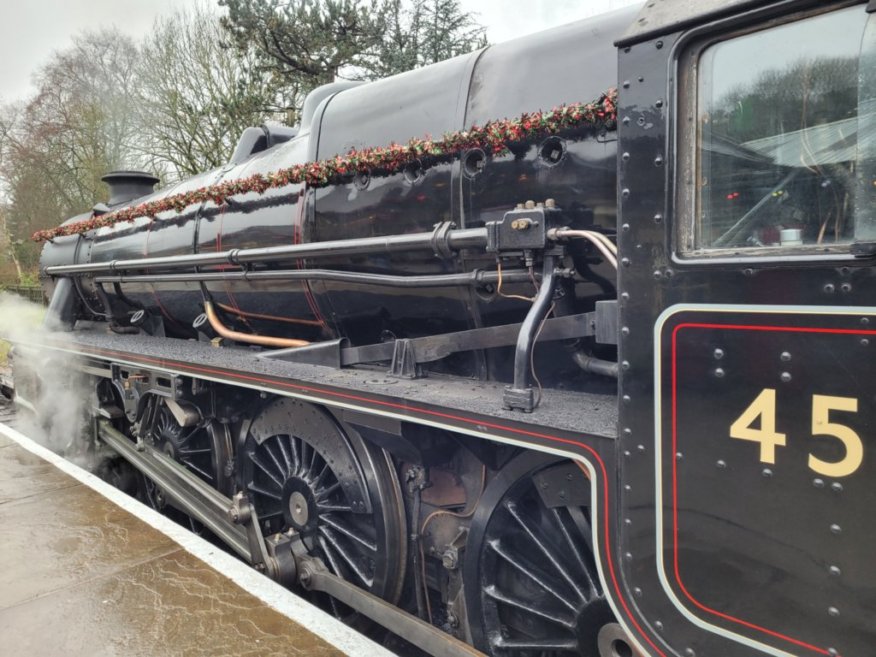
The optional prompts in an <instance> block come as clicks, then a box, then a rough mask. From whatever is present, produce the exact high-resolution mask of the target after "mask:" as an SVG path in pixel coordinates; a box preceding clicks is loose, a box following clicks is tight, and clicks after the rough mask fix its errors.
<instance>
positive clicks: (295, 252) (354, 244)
mask: <svg viewBox="0 0 876 657" xmlns="http://www.w3.org/2000/svg"><path fill="white" fill-rule="evenodd" d="M486 245H487V229H486V228H467V229H462V230H447V229H446V224H439V225H438V227H437V228H436V229H435V230H434V231H432V232H428V233H411V234H410V235H387V236H385V237H363V238H358V239H350V240H334V241H329V242H314V243H310V244H289V245H284V246H269V247H264V248H257V249H231V250H230V251H219V252H217V253H193V254H189V255H179V256H162V257H158V258H135V259H132V260H110V261H107V262H92V263H83V264H79V265H54V266H51V267H46V273H47V274H49V275H51V276H72V275H79V274H97V273H106V272H118V271H125V270H131V269H137V270H149V269H164V270H171V269H185V268H189V267H212V266H218V265H229V264H231V265H243V264H247V263H254V262H277V261H281V260H291V259H296V258H327V257H342V256H353V255H368V254H371V253H394V252H399V251H402V252H407V251H411V250H432V251H434V252H436V253H442V252H449V251H459V250H460V249H466V248H484V247H486Z"/></svg>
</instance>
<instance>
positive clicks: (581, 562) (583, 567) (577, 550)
mask: <svg viewBox="0 0 876 657" xmlns="http://www.w3.org/2000/svg"><path fill="white" fill-rule="evenodd" d="M552 511H553V515H554V518H556V520H557V524H558V525H559V527H560V533H561V534H562V535H563V538H565V539H566V543H568V544H569V548H570V549H571V552H572V554H573V555H574V557H575V561H576V562H577V564H578V565H579V566H580V567H581V572H582V573H583V575H584V577H585V578H586V579H587V584H588V585H589V586H590V598H591V599H592V598H594V597H596V595H597V588H596V584H595V583H594V581H593V576H592V575H591V574H590V569H589V568H588V567H587V564H585V563H584V559H583V558H582V557H581V549H580V548H579V547H578V546H577V545H575V541H574V540H573V539H572V535H571V534H570V533H569V528H568V527H567V526H566V523H565V522H563V518H562V516H560V512H559V510H558V509H552Z"/></svg>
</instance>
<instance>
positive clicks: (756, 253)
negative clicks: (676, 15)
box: [668, 0, 876, 265]
mask: <svg viewBox="0 0 876 657" xmlns="http://www.w3.org/2000/svg"><path fill="white" fill-rule="evenodd" d="M789 5H798V6H799V5H800V2H794V1H793V0H789V1H787V2H782V3H779V4H776V5H772V6H770V7H765V8H761V9H758V10H752V11H750V12H747V13H746V14H743V15H742V16H737V17H733V18H730V19H723V20H718V21H714V22H712V23H709V24H707V25H703V26H700V27H699V28H695V29H693V30H691V31H689V32H687V33H686V34H684V35H683V36H682V37H681V38H680V39H679V41H678V42H677V43H676V45H675V48H674V50H675V52H676V55H675V57H674V69H675V70H674V76H673V77H674V80H675V99H676V112H675V117H674V118H673V119H672V124H671V130H672V133H673V138H672V142H673V145H674V151H675V158H674V167H673V170H672V174H671V175H672V180H671V181H670V182H671V185H672V187H671V188H670V189H673V188H674V191H671V192H670V195H669V199H668V201H669V205H670V208H669V209H670V212H671V214H670V216H672V217H674V224H675V228H674V230H671V233H670V240H671V244H670V246H671V253H672V260H673V261H674V262H675V263H676V264H679V265H683V264H696V263H717V262H740V261H743V262H748V263H752V264H756V263H757V262H770V261H776V260H782V261H788V262H794V261H798V262H799V261H813V260H816V261H817V260H831V261H837V260H848V261H853V260H856V259H857V258H856V256H854V255H853V254H852V253H851V248H852V245H853V244H854V240H852V241H849V242H843V243H837V244H833V243H832V244H826V245H824V244H802V245H793V246H792V245H776V246H747V245H746V246H703V245H702V244H701V234H700V231H701V228H702V223H701V221H700V220H699V216H700V213H701V212H702V209H701V199H700V196H699V189H698V188H699V185H698V184H697V181H698V180H700V177H701V175H702V153H703V137H704V134H703V130H702V127H701V125H700V121H699V100H700V99H699V90H700V76H701V75H702V72H701V71H700V61H701V58H702V55H703V53H704V52H705V51H706V50H707V49H708V48H710V47H712V46H714V45H717V44H720V43H723V42H727V41H731V40H733V39H736V38H738V37H744V36H747V35H751V34H756V33H759V32H766V31H768V30H770V29H774V28H778V27H782V26H785V25H790V24H793V23H796V22H798V21H801V20H803V19H807V18H812V17H816V16H821V15H825V14H830V13H833V12H835V11H839V10H843V9H847V8H849V7H854V6H860V7H861V11H862V13H864V11H865V7H866V3H865V2H864V1H863V0H844V1H840V2H833V3H830V4H827V5H825V4H823V3H814V4H813V3H810V4H808V5H807V6H804V7H802V8H800V9H798V10H797V11H789ZM874 20H876V17H874Z"/></svg>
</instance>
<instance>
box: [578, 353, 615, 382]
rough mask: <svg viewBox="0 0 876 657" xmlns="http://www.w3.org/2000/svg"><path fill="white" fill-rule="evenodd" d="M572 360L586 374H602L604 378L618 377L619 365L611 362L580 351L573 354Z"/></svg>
mask: <svg viewBox="0 0 876 657" xmlns="http://www.w3.org/2000/svg"><path fill="white" fill-rule="evenodd" d="M572 360H574V361H575V363H576V364H577V365H578V367H580V368H581V369H582V370H584V371H585V372H590V373H591V374H601V375H602V376H609V377H612V378H614V379H616V378H617V377H618V365H617V363H615V362H612V361H610V360H602V359H601V358H594V357H593V356H589V355H588V354H586V353H584V352H583V351H582V350H580V349H579V350H577V351H575V352H573V353H572Z"/></svg>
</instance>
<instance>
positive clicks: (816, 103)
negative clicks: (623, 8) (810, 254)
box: [684, 5, 876, 253]
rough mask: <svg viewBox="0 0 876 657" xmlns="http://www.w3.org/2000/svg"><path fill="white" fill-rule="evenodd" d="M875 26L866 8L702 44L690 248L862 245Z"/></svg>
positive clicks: (761, 249)
mask: <svg viewBox="0 0 876 657" xmlns="http://www.w3.org/2000/svg"><path fill="white" fill-rule="evenodd" d="M866 25H867V14H866V13H865V11H864V7H863V6H861V5H858V6H854V7H848V8H846V9H841V10H837V11H832V12H830V13H823V14H819V15H815V16H810V17H808V18H803V19H800V20H797V21H795V22H793V23H786V24H784V25H778V26H772V27H768V28H764V29H761V30H759V31H755V32H748V33H744V34H739V35H738V36H735V37H732V38H729V39H725V40H722V41H718V42H711V43H707V44H704V46H703V47H702V48H701V51H700V53H699V59H698V62H697V72H696V121H697V141H696V162H695V167H696V177H695V180H694V185H695V193H694V195H693V196H694V197H695V199H694V201H695V203H696V212H695V217H696V220H695V222H694V223H695V226H694V227H693V231H692V233H691V234H690V235H689V236H688V237H687V239H686V243H685V244H684V247H685V248H684V250H687V251H701V252H706V253H708V252H710V251H715V250H719V249H720V250H724V249H732V250H733V251H736V252H742V253H745V250H746V249H750V250H751V251H752V252H757V253H763V252H764V251H765V250H766V252H767V253H769V252H770V250H772V249H780V250H781V252H785V251H786V250H788V249H792V248H798V249H802V250H810V251H811V250H812V249H825V248H826V249H830V248H831V247H836V246H839V245H847V244H848V243H850V242H852V241H853V240H855V238H856V222H859V221H860V217H859V212H857V211H856V208H857V207H860V206H863V205H865V204H864V203H862V199H861V196H862V190H863V193H865V194H867V203H866V205H869V204H870V200H871V199H872V196H870V195H871V194H872V193H873V185H874V184H876V180H873V179H869V178H871V176H869V173H868V174H867V175H866V178H868V179H866V180H863V179H862V175H864V171H865V170H866V169H867V167H863V166H862V158H863V157H864V156H865V154H866V153H868V152H872V150H873V148H872V146H871V145H870V142H872V141H874V140H876V135H874V134H873V133H872V131H870V130H867V129H866V127H867V126H868V125H869V123H871V122H872V119H870V118H869V117H871V116H872V114H873V109H874V108H873V104H872V103H870V102H866V101H862V100H860V99H859V95H860V94H859V89H860V88H861V86H862V82H861V75H860V71H861V69H862V68H863V64H862V60H861V57H862V55H861V53H862V50H863V48H864V42H865V36H866ZM867 93H870V92H869V90H867ZM862 128H865V129H862ZM846 248H848V247H846Z"/></svg>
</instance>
